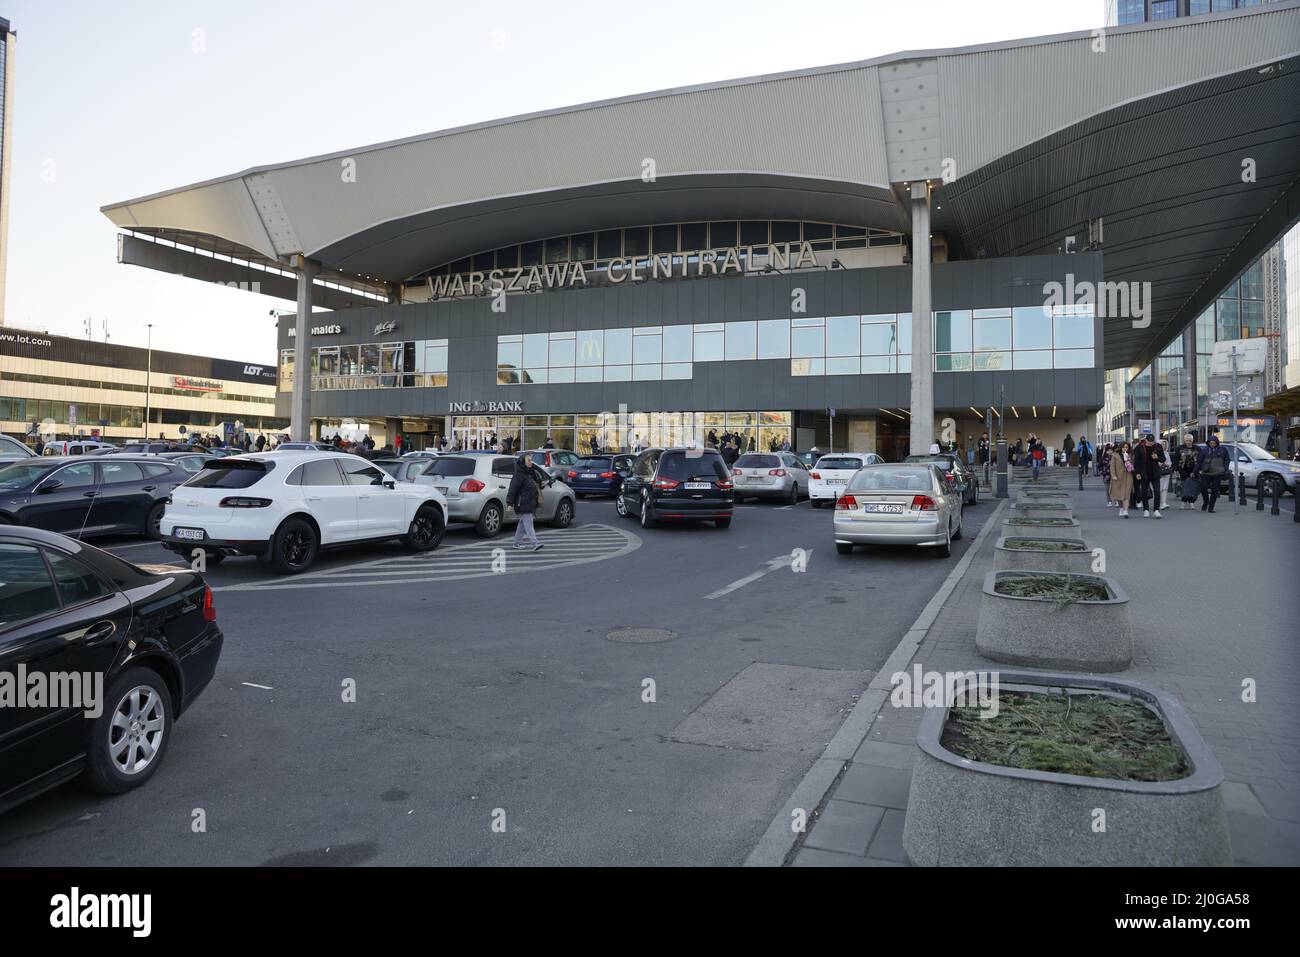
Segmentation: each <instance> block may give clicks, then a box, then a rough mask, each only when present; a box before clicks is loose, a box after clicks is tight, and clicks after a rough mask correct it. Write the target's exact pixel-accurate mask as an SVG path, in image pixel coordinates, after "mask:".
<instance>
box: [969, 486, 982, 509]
mask: <svg viewBox="0 0 1300 957" xmlns="http://www.w3.org/2000/svg"><path fill="white" fill-rule="evenodd" d="M971 487H972V488H973V489H974V491H973V492H971V497H970V504H972V505H978V504H979V503H980V487H979V483H978V482H976V483H974V484H973V485H972V486H971Z"/></svg>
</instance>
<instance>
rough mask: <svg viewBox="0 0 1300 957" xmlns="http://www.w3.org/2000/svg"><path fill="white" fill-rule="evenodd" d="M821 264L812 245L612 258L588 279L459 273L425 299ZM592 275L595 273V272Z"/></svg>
mask: <svg viewBox="0 0 1300 957" xmlns="http://www.w3.org/2000/svg"><path fill="white" fill-rule="evenodd" d="M819 265H820V263H818V262H817V256H816V255H815V254H814V253H813V248H812V243H810V242H800V243H769V244H767V245H764V246H723V247H719V248H716V249H696V250H692V251H689V252H680V253H654V254H652V255H648V256H616V257H614V258H613V259H611V260H610V261H609V268H608V269H606V270H601V271H599V273H597V275H594V276H588V273H587V269H586V266H584V265H583V264H582V263H580V262H566V263H546V264H545V265H538V266H523V267H519V268H515V269H493V270H491V271H489V272H470V273H457V274H456V275H454V276H430V277H428V279H427V280H426V282H427V285H428V287H429V297H430V299H432V300H434V301H438V300H441V299H461V298H464V297H467V296H469V297H473V296H492V295H497V294H499V293H503V292H504V293H512V292H518V293H522V292H537V291H540V290H543V289H574V288H582V287H586V286H587V285H590V284H592V283H593V282H595V283H599V284H609V285H615V286H617V285H619V284H620V283H624V282H644V281H645V280H647V279H685V278H687V277H689V276H725V275H727V274H728V273H735V274H736V275H743V274H745V273H758V272H765V271H767V270H768V269H781V270H785V269H816V268H817V267H818V266H819ZM593 272H594V270H593Z"/></svg>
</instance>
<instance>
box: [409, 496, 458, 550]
mask: <svg viewBox="0 0 1300 957" xmlns="http://www.w3.org/2000/svg"><path fill="white" fill-rule="evenodd" d="M446 532H447V523H446V522H445V521H443V518H442V511H441V510H440V509H439V508H438V507H437V506H436V505H429V504H425V505H421V506H420V509H419V511H417V512H416V513H415V518H413V519H411V526H410V528H408V529H407V530H406V534H405V535H404V536H403V537H402V542H403V543H404V544H405V545H406V547H407V548H409V549H411V550H412V551H416V552H427V551H431V550H432V549H435V548H437V547H438V546H439V545H441V544H442V536H443V535H444V534H446Z"/></svg>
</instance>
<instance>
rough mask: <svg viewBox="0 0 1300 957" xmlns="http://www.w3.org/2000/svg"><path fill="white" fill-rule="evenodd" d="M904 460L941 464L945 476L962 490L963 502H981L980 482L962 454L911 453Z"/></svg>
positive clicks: (967, 503) (972, 503)
mask: <svg viewBox="0 0 1300 957" xmlns="http://www.w3.org/2000/svg"><path fill="white" fill-rule="evenodd" d="M903 462H905V463H909V464H910V463H924V464H930V465H937V466H939V467H940V468H941V469H943V473H944V477H945V478H947V479H949V480H950V481H952V482H953V483H954V484H955V485H956V486H957V491H959V492H961V494H962V502H963V504H966V505H978V504H979V500H980V483H979V482H978V481H977V480H976V478H975V473H974V472H972V471H971V470H970V467H969V466H968V465H967V464H966V463H965V462H963V461H962V460H961V457H960V456H958V455H950V454H948V453H947V452H940V453H939V454H937V455H909V456H908V457H907V458H905V459H903Z"/></svg>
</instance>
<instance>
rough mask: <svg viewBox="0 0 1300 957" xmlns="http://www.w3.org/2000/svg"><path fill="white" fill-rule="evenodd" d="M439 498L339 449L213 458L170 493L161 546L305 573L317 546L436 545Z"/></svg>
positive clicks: (443, 522) (441, 520)
mask: <svg viewBox="0 0 1300 957" xmlns="http://www.w3.org/2000/svg"><path fill="white" fill-rule="evenodd" d="M446 526H447V503H446V501H445V499H444V498H443V496H442V494H441V493H439V492H438V491H437V490H436V489H432V488H428V487H422V486H416V485H412V484H411V483H409V482H396V481H394V480H393V479H392V478H391V477H390V476H389V475H388V474H387V473H386V472H384V471H382V470H381V469H378V468H376V467H375V466H374V465H372V464H370V463H369V462H367V461H366V460H365V459H363V458H361V457H359V456H356V455H348V454H346V453H343V452H333V453H320V452H314V451H313V452H296V451H290V452H271V453H262V454H260V455H258V454H252V455H232V456H228V457H226V458H222V459H213V460H212V461H210V462H208V463H206V465H205V466H204V468H203V471H202V472H200V473H199V474H198V475H195V476H193V477H192V478H191V479H190V480H189V481H187V482H186V483H185V484H184V485H182V486H181V487H180V488H178V489H177V490H176V491H175V492H173V493H172V497H171V501H170V502H169V503H168V505H167V512H166V514H165V515H164V516H163V519H162V539H163V543H164V544H165V545H166V546H167V547H168V548H170V549H171V550H172V551H175V552H178V553H179V554H181V555H184V556H187V557H188V556H190V555H192V554H193V552H194V550H195V549H199V548H201V549H203V551H204V552H205V553H206V558H207V561H208V562H209V563H212V562H219V561H221V560H222V559H223V558H225V557H226V556H227V555H256V556H258V557H262V558H266V559H268V560H269V561H270V562H271V565H272V567H274V569H275V570H276V571H277V572H280V573H281V574H296V573H298V572H303V571H306V570H307V569H308V568H310V567H311V565H312V563H313V562H314V561H315V560H316V557H317V556H318V555H319V553H320V551H321V549H323V548H334V547H337V546H340V545H355V544H357V543H359V542H368V541H381V540H384V539H390V538H400V539H401V540H402V542H403V543H404V544H405V545H406V546H407V547H408V548H410V549H411V550H413V551H417V552H424V551H428V550H430V549H433V548H437V547H438V545H439V544H440V543H441V542H442V537H443V533H444V531H445V529H446Z"/></svg>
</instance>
